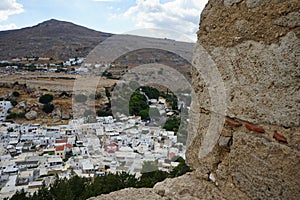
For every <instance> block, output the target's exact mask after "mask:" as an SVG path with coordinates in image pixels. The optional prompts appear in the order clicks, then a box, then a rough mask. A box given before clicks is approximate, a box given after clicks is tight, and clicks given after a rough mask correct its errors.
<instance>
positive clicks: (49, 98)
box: [39, 94, 53, 104]
mask: <svg viewBox="0 0 300 200" xmlns="http://www.w3.org/2000/svg"><path fill="white" fill-rule="evenodd" d="M52 100H53V95H52V94H45V95H42V96H41V97H40V98H39V102H40V103H42V104H49V103H50V102H51V101H52Z"/></svg>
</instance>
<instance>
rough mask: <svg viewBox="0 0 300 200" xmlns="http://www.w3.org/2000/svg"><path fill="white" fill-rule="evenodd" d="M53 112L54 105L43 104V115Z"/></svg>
mask: <svg viewBox="0 0 300 200" xmlns="http://www.w3.org/2000/svg"><path fill="white" fill-rule="evenodd" d="M53 110H54V105H53V104H50V103H48V104H45V105H44V106H43V111H44V112H45V113H47V114H48V113H52V111H53Z"/></svg>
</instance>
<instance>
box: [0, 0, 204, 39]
mask: <svg viewBox="0 0 300 200" xmlns="http://www.w3.org/2000/svg"><path fill="white" fill-rule="evenodd" d="M206 2H207V0H0V30H8V29H16V28H22V27H26V26H33V25H36V24H38V23H40V22H43V21H45V20H49V19H58V20H64V21H70V22H73V23H76V24H79V25H83V26H86V27H88V28H92V29H95V30H98V31H103V32H109V33H125V32H128V31H132V30H135V29H141V28H158V29H171V30H174V31H176V32H178V33H181V34H186V35H187V36H188V37H189V38H191V39H193V40H195V38H196V31H197V30H198V24H199V20H200V12H201V11H202V9H203V8H204V6H205V4H206Z"/></svg>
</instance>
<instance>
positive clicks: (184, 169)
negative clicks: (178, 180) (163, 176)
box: [169, 157, 192, 178]
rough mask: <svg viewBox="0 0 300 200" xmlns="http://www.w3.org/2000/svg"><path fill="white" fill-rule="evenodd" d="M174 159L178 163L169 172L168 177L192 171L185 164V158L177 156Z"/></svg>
mask: <svg viewBox="0 0 300 200" xmlns="http://www.w3.org/2000/svg"><path fill="white" fill-rule="evenodd" d="M176 161H177V162H179V165H178V166H177V167H175V168H174V169H173V170H172V171H171V172H170V174H169V177H170V178H174V177H178V176H181V175H183V174H185V173H187V172H191V171H192V170H191V169H190V168H189V166H187V165H186V163H185V160H184V159H183V158H182V157H179V158H177V160H176Z"/></svg>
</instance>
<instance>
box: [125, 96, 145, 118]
mask: <svg viewBox="0 0 300 200" xmlns="http://www.w3.org/2000/svg"><path fill="white" fill-rule="evenodd" d="M129 113H130V115H138V116H141V118H142V119H143V120H145V119H149V105H148V102H147V98H146V97H145V95H143V94H141V93H140V92H137V91H136V92H134V93H133V94H132V95H131V98H130V101H129Z"/></svg>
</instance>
